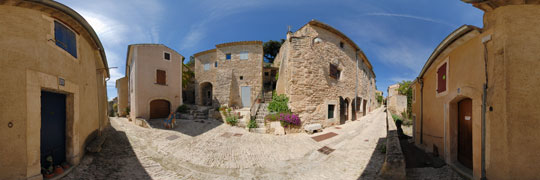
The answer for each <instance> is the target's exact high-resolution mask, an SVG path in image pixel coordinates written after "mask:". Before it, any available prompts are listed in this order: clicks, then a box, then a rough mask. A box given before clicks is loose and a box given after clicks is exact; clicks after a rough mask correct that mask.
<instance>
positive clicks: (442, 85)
mask: <svg viewBox="0 0 540 180" xmlns="http://www.w3.org/2000/svg"><path fill="white" fill-rule="evenodd" d="M447 78H448V77H446V63H444V64H443V65H442V66H441V67H439V69H438V70H437V93H441V92H444V91H446V79H447Z"/></svg>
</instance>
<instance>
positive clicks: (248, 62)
mask: <svg viewBox="0 0 540 180" xmlns="http://www.w3.org/2000/svg"><path fill="white" fill-rule="evenodd" d="M228 54H229V55H228ZM227 56H230V59H227ZM194 57H195V97H196V99H195V103H196V104H198V105H206V106H209V105H211V106H214V107H218V106H221V105H228V106H235V107H239V108H243V107H250V105H251V104H253V103H254V101H255V100H256V98H257V96H259V94H260V93H261V90H262V74H263V71H262V70H263V48H262V42H261V41H240V42H231V43H224V44H218V45H216V48H215V49H212V50H208V51H203V52H199V53H196V54H195V55H194ZM205 66H206V67H205ZM205 68H206V70H205ZM242 87H244V88H246V87H249V89H250V94H251V95H250V97H249V99H245V100H244V103H243V102H242V97H241V93H242V92H241V91H242V90H241V89H242ZM245 102H249V103H245Z"/></svg>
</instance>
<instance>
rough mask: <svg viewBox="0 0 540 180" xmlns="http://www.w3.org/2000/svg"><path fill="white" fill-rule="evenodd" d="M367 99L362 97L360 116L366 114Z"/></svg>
mask: <svg viewBox="0 0 540 180" xmlns="http://www.w3.org/2000/svg"><path fill="white" fill-rule="evenodd" d="M366 105H367V100H365V99H364V105H363V106H362V116H366Z"/></svg>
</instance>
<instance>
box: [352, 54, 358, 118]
mask: <svg viewBox="0 0 540 180" xmlns="http://www.w3.org/2000/svg"><path fill="white" fill-rule="evenodd" d="M355 56H356V89H355V90H354V107H353V108H354V117H355V119H354V120H357V119H358V117H357V116H356V114H357V112H356V104H358V102H357V101H358V100H357V98H356V97H358V49H357V50H356V53H355Z"/></svg>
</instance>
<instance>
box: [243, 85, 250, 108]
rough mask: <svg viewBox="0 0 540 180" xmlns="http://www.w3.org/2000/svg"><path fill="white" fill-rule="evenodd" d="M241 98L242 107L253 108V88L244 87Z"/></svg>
mask: <svg viewBox="0 0 540 180" xmlns="http://www.w3.org/2000/svg"><path fill="white" fill-rule="evenodd" d="M241 96H242V105H243V106H244V107H251V87H249V86H242V88H241Z"/></svg>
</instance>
